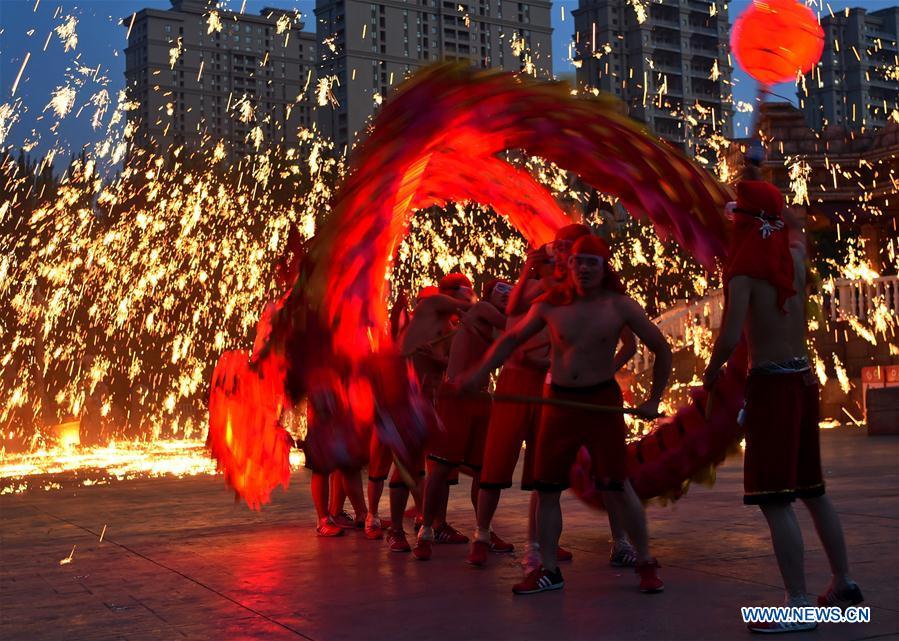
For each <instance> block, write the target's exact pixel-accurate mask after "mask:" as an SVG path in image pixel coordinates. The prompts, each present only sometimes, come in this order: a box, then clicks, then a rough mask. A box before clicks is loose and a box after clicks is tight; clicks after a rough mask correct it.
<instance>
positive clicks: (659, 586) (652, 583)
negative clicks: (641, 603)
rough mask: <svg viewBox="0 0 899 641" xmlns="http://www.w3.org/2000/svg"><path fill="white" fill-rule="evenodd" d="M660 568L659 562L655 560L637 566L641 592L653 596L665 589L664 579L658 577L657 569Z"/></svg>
mask: <svg viewBox="0 0 899 641" xmlns="http://www.w3.org/2000/svg"><path fill="white" fill-rule="evenodd" d="M658 567H659V562H658V561H656V560H655V559H653V560H652V561H646V562H645V563H638V564H637V567H636V571H637V574H639V575H640V592H644V593H646V594H653V593H656V592H661V591H662V590H664V589H665V584H664V583H662V579H660V578H659V577H658V576H657V575H656V568H658Z"/></svg>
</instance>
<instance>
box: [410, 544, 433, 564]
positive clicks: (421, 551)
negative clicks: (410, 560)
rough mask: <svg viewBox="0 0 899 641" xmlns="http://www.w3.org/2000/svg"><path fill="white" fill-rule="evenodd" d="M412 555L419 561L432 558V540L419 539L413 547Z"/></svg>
mask: <svg viewBox="0 0 899 641" xmlns="http://www.w3.org/2000/svg"><path fill="white" fill-rule="evenodd" d="M412 556H414V557H415V558H416V559H418V560H419V561H427V560H428V559H430V558H431V542H430V541H428V540H427V539H418V541H416V542H415V547H414V548H412Z"/></svg>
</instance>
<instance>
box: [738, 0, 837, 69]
mask: <svg viewBox="0 0 899 641" xmlns="http://www.w3.org/2000/svg"><path fill="white" fill-rule="evenodd" d="M730 45H731V48H732V49H733V51H734V54H736V56H737V61H738V62H739V63H740V66H742V67H743V69H744V70H746V73H748V74H749V75H750V76H752V77H753V78H755V79H756V80H758V81H759V82H760V83H762V84H763V85H774V84H777V83H779V82H789V81H792V80H795V79H796V74H797V73H798V72H800V71H801V72H802V73H807V72H808V71H809V70H810V69H811V68H812V67H814V66H815V64H816V63H817V62H818V60H819V59H820V58H821V51H822V50H823V49H824V30H823V29H821V25H820V24H819V23H818V19H817V18H816V17H815V14H814V13H812V11H811V9H809V8H808V7H807V6H805V5H804V4H802V3H801V2H796V0H753V3H752V6H751V7H749V9H747V10H746V11H744V12H743V14H742V15H741V16H740V17H739V18H738V19H737V21H736V22H735V23H734V28H733V32H732V33H731V37H730Z"/></svg>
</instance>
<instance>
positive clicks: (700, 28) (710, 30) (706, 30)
mask: <svg viewBox="0 0 899 641" xmlns="http://www.w3.org/2000/svg"><path fill="white" fill-rule="evenodd" d="M689 30H690V33H701V34H703V35H706V36H713V37H715V38H717V37H718V30H717V29H715V28H714V27H710V26H708V25H707V24H702V23H693V22H691V23H690V26H689Z"/></svg>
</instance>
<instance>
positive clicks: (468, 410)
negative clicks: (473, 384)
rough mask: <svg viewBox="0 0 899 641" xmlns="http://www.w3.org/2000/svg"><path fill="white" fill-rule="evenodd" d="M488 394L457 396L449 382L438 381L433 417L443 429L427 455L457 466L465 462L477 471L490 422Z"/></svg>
mask: <svg viewBox="0 0 899 641" xmlns="http://www.w3.org/2000/svg"><path fill="white" fill-rule="evenodd" d="M490 405H491V402H490V397H489V396H487V395H486V394H477V395H471V396H468V395H466V396H462V395H459V394H458V392H457V390H456V387H455V386H454V385H452V384H450V383H446V382H444V383H441V385H440V389H439V391H438V393H437V416H439V417H440V420H441V421H442V422H443V427H444V430H445V431H444V432H443V433H442V434H441V435H440V436H439V437H438V438H437V440H436V443H435V444H434V447H432V448H431V453H430V454H429V455H428V457H429V458H431V459H433V460H435V461H438V462H440V463H446V464H449V465H452V466H454V467H457V466H459V465H465V466H466V467H469V468H471V469H472V470H473V471H474V472H476V473H477V472H480V471H481V462H482V461H483V460H484V441H485V439H486V437H487V424H488V423H489V421H490Z"/></svg>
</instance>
